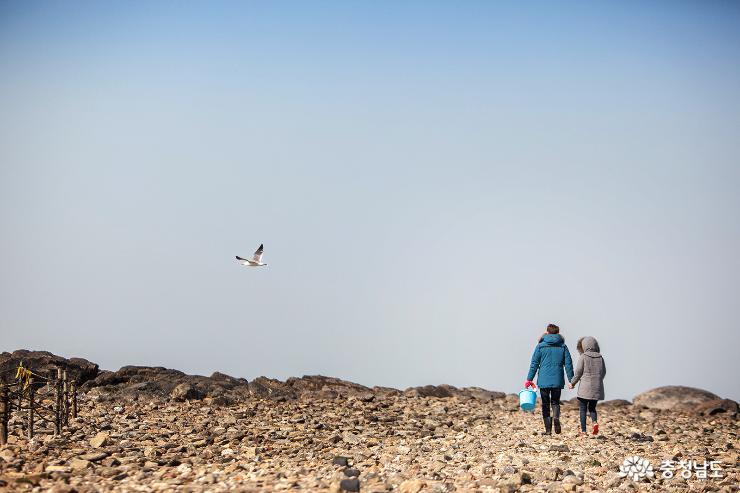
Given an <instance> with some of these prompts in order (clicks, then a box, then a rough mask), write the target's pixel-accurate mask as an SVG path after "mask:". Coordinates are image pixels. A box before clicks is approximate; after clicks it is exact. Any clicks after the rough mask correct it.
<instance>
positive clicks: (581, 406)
mask: <svg viewBox="0 0 740 493" xmlns="http://www.w3.org/2000/svg"><path fill="white" fill-rule="evenodd" d="M543 400H544V399H543ZM587 409H588V414H590V415H591V422H592V423H596V421H597V420H596V401H595V400H593V399H582V398H580V397H579V398H578V410H579V412H580V414H581V431H586V410H587Z"/></svg>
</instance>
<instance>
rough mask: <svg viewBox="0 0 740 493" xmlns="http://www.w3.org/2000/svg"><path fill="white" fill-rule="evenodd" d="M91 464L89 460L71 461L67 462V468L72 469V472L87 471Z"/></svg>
mask: <svg viewBox="0 0 740 493" xmlns="http://www.w3.org/2000/svg"><path fill="white" fill-rule="evenodd" d="M91 465H92V463H91V462H90V461H89V460H85V459H72V460H71V461H70V462H69V467H71V468H72V470H74V471H81V470H83V469H87V468H88V467H90V466H91Z"/></svg>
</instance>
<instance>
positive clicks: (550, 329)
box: [547, 324, 560, 334]
mask: <svg viewBox="0 0 740 493" xmlns="http://www.w3.org/2000/svg"><path fill="white" fill-rule="evenodd" d="M547 333H548V334H560V327H558V326H557V325H555V324H550V325H548V326H547Z"/></svg>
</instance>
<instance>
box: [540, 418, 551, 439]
mask: <svg viewBox="0 0 740 493" xmlns="http://www.w3.org/2000/svg"><path fill="white" fill-rule="evenodd" d="M542 420H543V421H544V422H545V431H544V433H542V434H543V435H552V419H551V418H542Z"/></svg>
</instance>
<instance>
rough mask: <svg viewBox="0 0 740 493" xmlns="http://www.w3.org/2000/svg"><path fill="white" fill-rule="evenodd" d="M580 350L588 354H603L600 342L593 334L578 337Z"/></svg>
mask: <svg viewBox="0 0 740 493" xmlns="http://www.w3.org/2000/svg"><path fill="white" fill-rule="evenodd" d="M578 351H579V352H581V353H583V354H585V355H586V356H592V357H593V356H601V349H600V348H599V342H598V341H597V340H596V339H594V338H593V337H591V336H586V337H581V338H580V339H578Z"/></svg>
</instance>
